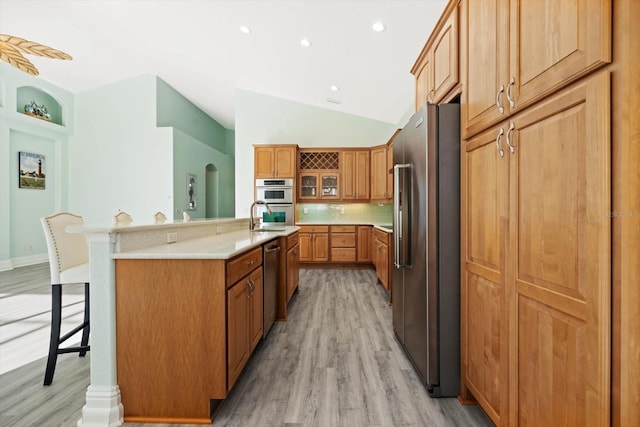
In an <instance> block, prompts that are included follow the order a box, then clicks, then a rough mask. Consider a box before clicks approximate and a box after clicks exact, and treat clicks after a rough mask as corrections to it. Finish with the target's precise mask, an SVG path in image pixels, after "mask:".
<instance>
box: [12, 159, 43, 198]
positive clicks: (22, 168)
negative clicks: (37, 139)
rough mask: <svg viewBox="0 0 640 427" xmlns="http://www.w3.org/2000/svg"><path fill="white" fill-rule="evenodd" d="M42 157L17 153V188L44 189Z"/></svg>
mask: <svg viewBox="0 0 640 427" xmlns="http://www.w3.org/2000/svg"><path fill="white" fill-rule="evenodd" d="M44 171H45V169H44V156H43V155H42V154H35V153H27V152H26V151H20V152H18V174H19V176H18V187H19V188H32V189H36V190H44V189H45V181H46V175H45V172H44Z"/></svg>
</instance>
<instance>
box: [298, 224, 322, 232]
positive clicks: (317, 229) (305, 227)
mask: <svg viewBox="0 0 640 427" xmlns="http://www.w3.org/2000/svg"><path fill="white" fill-rule="evenodd" d="M300 232H301V233H328V232H329V226H328V225H301V226H300Z"/></svg>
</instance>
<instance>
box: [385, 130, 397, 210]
mask: <svg viewBox="0 0 640 427" xmlns="http://www.w3.org/2000/svg"><path fill="white" fill-rule="evenodd" d="M398 132H400V129H398V130H397V131H396V133H395V134H394V135H393V137H394V138H395V136H396V135H397V134H398ZM385 169H386V170H387V197H386V199H387V201H389V202H391V201H393V141H392V142H391V144H389V145H388V146H387V164H386V166H385Z"/></svg>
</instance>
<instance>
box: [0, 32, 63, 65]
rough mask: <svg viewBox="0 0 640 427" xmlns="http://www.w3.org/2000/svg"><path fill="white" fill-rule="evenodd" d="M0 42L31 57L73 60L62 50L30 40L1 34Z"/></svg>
mask: <svg viewBox="0 0 640 427" xmlns="http://www.w3.org/2000/svg"><path fill="white" fill-rule="evenodd" d="M0 41H2V42H4V43H7V44H10V45H12V46H13V47H15V48H16V49H17V50H19V51H21V52H24V53H28V54H31V55H37V56H44V57H46V58H53V59H66V60H70V59H73V58H72V57H71V55H69V54H66V53H64V52H62V51H61V50H57V49H54V48H52V47H49V46H45V45H43V44H39V43H36V42H32V41H30V40H26V39H23V38H21V37H16V36H10V35H7V34H0Z"/></svg>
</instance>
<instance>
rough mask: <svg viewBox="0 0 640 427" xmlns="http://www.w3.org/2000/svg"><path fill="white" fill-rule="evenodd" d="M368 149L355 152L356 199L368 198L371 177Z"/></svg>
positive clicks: (354, 179)
mask: <svg viewBox="0 0 640 427" xmlns="http://www.w3.org/2000/svg"><path fill="white" fill-rule="evenodd" d="M369 153H370V151H369V150H366V151H364V150H362V151H356V152H355V176H354V178H353V181H354V183H355V190H356V194H355V198H356V200H369V185H370V183H371V177H370V172H369Z"/></svg>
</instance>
